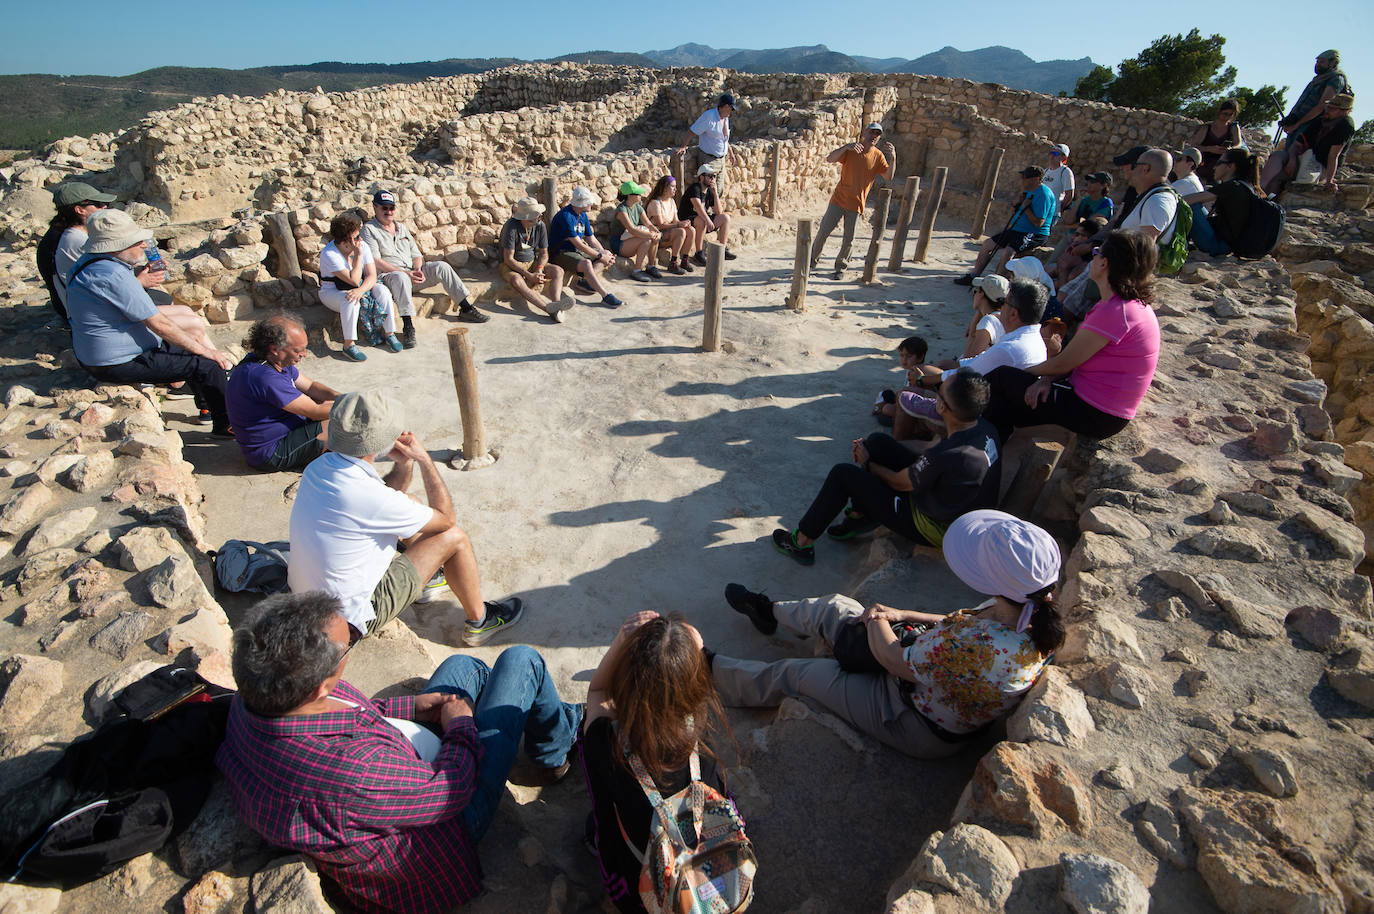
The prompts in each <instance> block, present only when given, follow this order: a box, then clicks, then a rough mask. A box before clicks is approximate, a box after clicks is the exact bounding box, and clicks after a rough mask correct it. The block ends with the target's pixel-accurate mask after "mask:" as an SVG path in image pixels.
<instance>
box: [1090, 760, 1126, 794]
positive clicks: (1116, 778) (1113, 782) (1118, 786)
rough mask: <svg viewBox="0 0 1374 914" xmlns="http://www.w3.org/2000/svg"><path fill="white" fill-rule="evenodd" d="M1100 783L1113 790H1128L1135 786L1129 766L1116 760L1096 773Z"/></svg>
mask: <svg viewBox="0 0 1374 914" xmlns="http://www.w3.org/2000/svg"><path fill="white" fill-rule="evenodd" d="M1097 776H1098V777H1099V778H1101V780H1102V783H1103V784H1106V785H1107V786H1108V787H1110V788H1112V789H1113V790H1130V789H1131V788H1132V787H1134V786H1135V772H1134V771H1132V770H1131V766H1130V765H1127V764H1126V763H1125V762H1123V761H1121V760H1120V759H1117V760H1116V761H1114V762H1112V763H1111V764H1110V765H1108V766H1107V767H1106V768H1103V769H1102V770H1101V771H1099V772H1098V773H1097Z"/></svg>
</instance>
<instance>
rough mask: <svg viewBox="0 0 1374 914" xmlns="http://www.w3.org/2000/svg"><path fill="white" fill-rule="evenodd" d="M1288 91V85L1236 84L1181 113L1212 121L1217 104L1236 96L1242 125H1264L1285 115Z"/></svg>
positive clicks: (1195, 103)
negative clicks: (1250, 87)
mask: <svg viewBox="0 0 1374 914" xmlns="http://www.w3.org/2000/svg"><path fill="white" fill-rule="evenodd" d="M1287 91H1288V87H1287V86H1283V87H1281V88H1279V87H1275V86H1260V87H1259V88H1258V89H1247V88H1245V87H1244V86H1236V87H1235V88H1234V89H1232V90H1231V91H1230V92H1228V93H1226V94H1224V95H1219V96H1217V97H1216V98H1208V99H1204V100H1202V101H1199V102H1194V103H1193V104H1191V105H1189V106H1187V107H1186V108H1184V109H1183V110H1182V111H1180V112H1179V113H1180V114H1185V115H1187V116H1188V117H1195V118H1197V119H1198V120H1200V121H1210V120H1211V119H1212V118H1213V117H1214V116H1215V115H1216V113H1217V106H1219V105H1220V104H1221V103H1222V102H1223V101H1225V100H1226V99H1228V98H1234V99H1235V100H1236V101H1237V102H1239V103H1240V115H1239V116H1238V117H1237V118H1236V120H1237V121H1239V122H1240V125H1241V126H1242V127H1263V126H1265V125H1267V124H1272V123H1274V121H1275V120H1277V119H1278V118H1280V117H1282V116H1283V112H1284V110H1285V107H1284V93H1285V92H1287Z"/></svg>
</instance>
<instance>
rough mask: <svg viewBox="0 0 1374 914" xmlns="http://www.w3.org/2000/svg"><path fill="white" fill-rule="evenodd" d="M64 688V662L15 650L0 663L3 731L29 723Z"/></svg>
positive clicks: (0, 713)
mask: <svg viewBox="0 0 1374 914" xmlns="http://www.w3.org/2000/svg"><path fill="white" fill-rule="evenodd" d="M61 691H62V664H60V663H58V662H57V661H56V660H49V659H47V658H46V657H33V656H30V655H28V654H15V655H13V656H11V657H10V658H9V659H7V660H5V662H4V663H0V733H11V732H13V731H14V730H16V729H18V728H19V727H22V726H23V725H24V724H26V723H28V722H29V721H30V720H32V719H33V716H34V715H35V714H37V713H38V712H39V711H41V710H42V708H43V705H44V703H46V702H47V700H48V699H49V698H52V697H53V696H54V695H56V694H58V693H59V692H61Z"/></svg>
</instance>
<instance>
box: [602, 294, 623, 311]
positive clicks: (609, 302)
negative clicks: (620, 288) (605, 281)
mask: <svg viewBox="0 0 1374 914" xmlns="http://www.w3.org/2000/svg"><path fill="white" fill-rule="evenodd" d="M601 304H603V305H605V306H606V307H607V308H619V307H620V306H621V305H623V304H625V303H624V302H623V301H621V300H620V299H618V298H616V297H615V296H614V295H607V296H606V297H605V298H603V299H601Z"/></svg>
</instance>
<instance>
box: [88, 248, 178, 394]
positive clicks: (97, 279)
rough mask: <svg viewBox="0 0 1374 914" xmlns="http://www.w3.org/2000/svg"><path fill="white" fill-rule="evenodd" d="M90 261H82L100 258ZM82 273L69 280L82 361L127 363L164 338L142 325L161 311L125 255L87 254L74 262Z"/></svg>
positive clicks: (101, 363)
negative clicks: (117, 258)
mask: <svg viewBox="0 0 1374 914" xmlns="http://www.w3.org/2000/svg"><path fill="white" fill-rule="evenodd" d="M95 258H101V259H99V260H97V261H96V262H95V263H92V264H91V265H90V266H89V267H86V268H85V269H84V270H82V269H81V268H82V266H83V265H84V264H86V263H87V262H89V261H91V260H93V259H95ZM78 270H80V271H81V275H79V276H77V277H76V279H75V280H74V281H72V282H70V283H69V284H68V285H67V316H68V318H70V320H71V322H72V349H73V350H75V352H76V358H77V360H78V361H79V362H81V364H82V365H89V366H92V367H99V366H102V365H122V364H123V363H125V362H127V361H129V360H130V359H135V358H137V357H138V356H139V355H140V354H142V353H144V352H146V351H148V350H149V349H156V348H157V347H158V346H159V345H160V344H161V343H162V338H161V337H159V336H158V335H157V334H156V333H154V332H153V331H151V330H149V329H148V328H147V327H145V326H144V325H143V322H144V321H145V320H147V319H148V318H150V317H152V316H153V315H155V314H157V313H158V310H157V305H154V304H153V300H152V299H151V298H149V297H148V292H147V290H146V289H144V288H143V286H142V285H141V284H140V283H139V281H138V279H137V277H135V276H134V268H133V267H131V266H129V265H128V264H127V263H125V262H124V261H122V260H115V259H112V258H110V257H107V256H105V255H100V254H84V255H82V257H81V259H80V260H78V261H77V262H76V266H74V267H72V272H71V275H75V274H76V272H77V271H78Z"/></svg>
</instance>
